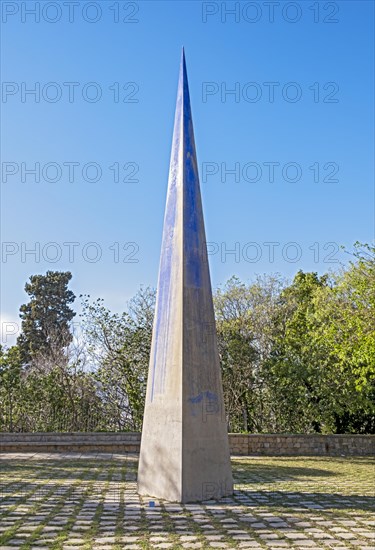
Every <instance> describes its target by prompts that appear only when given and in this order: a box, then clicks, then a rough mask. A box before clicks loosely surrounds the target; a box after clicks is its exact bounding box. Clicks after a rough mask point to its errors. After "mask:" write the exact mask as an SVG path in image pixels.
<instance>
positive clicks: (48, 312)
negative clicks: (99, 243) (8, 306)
mask: <svg viewBox="0 0 375 550" xmlns="http://www.w3.org/2000/svg"><path fill="white" fill-rule="evenodd" d="M71 278H72V274H71V273H70V272H68V271H67V272H59V271H47V273H46V275H32V276H31V277H30V282H28V283H26V285H25V291H26V292H27V294H28V295H29V296H30V298H31V299H30V301H29V302H28V303H27V304H23V305H22V306H21V307H20V312H21V313H20V317H21V319H22V333H21V334H20V336H19V337H18V340H17V344H18V347H19V349H20V353H21V359H22V361H23V363H25V364H29V363H31V362H32V361H33V359H35V358H36V357H37V355H43V356H44V357H46V356H47V357H51V358H56V359H57V358H58V357H57V356H59V355H61V354H63V353H64V349H66V348H67V346H68V345H69V344H70V342H71V341H72V333H71V331H70V321H71V320H72V319H73V317H74V316H75V313H74V311H73V310H72V309H71V308H70V304H72V303H73V302H74V300H75V296H74V294H73V292H72V291H71V290H69V289H68V284H69V281H70V280H71Z"/></svg>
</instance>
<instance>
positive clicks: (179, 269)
mask: <svg viewBox="0 0 375 550" xmlns="http://www.w3.org/2000/svg"><path fill="white" fill-rule="evenodd" d="M138 489H139V492H140V493H141V494H146V495H151V496H155V497H158V498H164V499H167V500H177V501H179V502H193V501H200V500H207V499H209V498H219V497H221V496H224V495H228V494H231V493H232V490H233V482H232V474H231V467H230V458H229V444H228V434H227V426H226V418H225V411H224V402H223V391H222V383H221V373H220V363H219V355H218V350H217V341H216V330H215V318H214V310H213V301H212V291H211V282H210V273H209V267H208V260H207V250H206V237H205V229H204V221H203V210H202V203H201V194H200V186H199V175H198V166H197V158H196V151H195V142H194V131H193V121H192V115H191V107H190V96H189V85H188V78H187V71H186V62H185V53H184V49H182V54H181V64H180V75H179V83H178V91H177V102H176V113H175V121H174V131H173V141H172V152H171V160H170V170H169V182H168V191H167V203H166V210H165V218H164V229H163V239H162V250H161V257H160V267H159V279H158V288H157V301H156V310H155V319H154V327H153V336H152V346H151V354H150V365H149V374H148V381H147V395H146V405H145V414H144V421H143V430H142V442H141V452H140V460H139V470H138Z"/></svg>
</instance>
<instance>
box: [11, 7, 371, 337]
mask: <svg viewBox="0 0 375 550" xmlns="http://www.w3.org/2000/svg"><path fill="white" fill-rule="evenodd" d="M56 5H57V6H56ZM46 6H47V7H46ZM73 7H74V14H73V15H72V13H73V12H72V11H69V10H73ZM311 8H313V9H311ZM2 9H3V13H2V17H3V23H2V80H3V90H2V91H3V93H2V104H1V107H2V128H1V129H2V151H1V152H2V169H3V171H2V182H1V198H2V241H3V255H2V264H1V274H2V283H1V284H2V287H1V313H2V316H3V321H14V320H16V319H17V317H18V309H19V306H20V305H21V304H22V303H24V302H25V299H26V295H25V293H24V291H23V288H24V284H25V282H26V281H27V279H28V277H29V276H30V275H32V274H35V273H45V272H46V270H48V269H52V270H70V271H71V272H72V273H73V279H72V284H71V288H72V289H73V290H74V292H75V293H76V294H77V295H79V294H80V293H88V294H90V295H91V296H93V297H95V298H96V297H103V298H104V299H105V301H106V304H107V305H108V306H109V307H110V308H111V309H113V310H115V311H121V310H122V309H123V308H124V306H125V303H126V301H127V300H128V299H129V298H130V297H131V296H132V295H133V294H134V293H135V292H136V290H137V289H138V287H139V285H141V284H143V285H151V286H155V285H156V281H157V271H158V262H159V254H160V243H161V235H162V223H163V215H164V206H165V195H166V186H167V178H168V165H169V155H170V146H171V139H172V127H173V116H174V107H175V97H176V88H177V78H178V70H179V61H180V53H181V46H182V45H184V47H185V51H186V58H187V67H188V73H189V82H190V95H191V101H192V109H193V117H194V125H195V138H196V144H197V153H198V163H199V167H200V173H201V190H202V198H203V207H204V213H205V221H206V233H207V240H208V242H210V243H213V244H211V245H210V249H209V250H210V252H211V255H210V265H211V277H212V281H213V285H214V286H217V285H218V284H221V283H224V282H225V281H226V280H227V279H228V278H229V277H230V276H231V275H233V274H236V275H238V276H239V277H240V278H241V279H243V280H246V281H248V280H251V279H252V278H253V277H254V275H255V274H261V273H271V272H281V273H282V274H284V275H285V276H287V277H292V276H293V275H294V274H295V273H296V271H297V270H298V269H303V270H306V271H312V270H313V271H318V272H325V271H327V270H328V269H331V268H335V267H337V265H338V264H337V263H333V261H332V260H336V259H337V260H340V261H345V259H346V255H345V254H344V253H343V252H342V251H340V250H338V247H339V246H340V245H345V246H347V247H349V248H350V247H351V245H352V244H353V243H354V242H355V241H356V240H360V241H363V242H369V241H371V240H372V239H373V207H374V201H373V175H372V173H373V151H374V139H373V138H374V132H373V130H374V128H373V124H374V123H373V120H374V118H373V115H374V113H373V95H374V82H373V62H374V60H373V43H374V27H373V20H374V18H373V15H374V14H373V3H372V2H370V1H356V2H351V1H341V2H315V3H314V2H307V1H306V2H305V1H303V2H282V1H281V2H279V3H277V2H276V3H275V4H274V16H273V22H271V21H270V19H271V16H270V13H269V6H268V4H267V3H266V2H262V1H260V2H257V3H256V6H254V2H224V3H222V2H200V1H196V0H194V1H187V2H184V1H179V2H171V1H167V2H158V1H153V2H148V1H140V2H116V1H112V0H111V1H106V0H103V1H100V2H86V1H82V2H77V5H75V6H72V3H65V4H64V3H61V2H46V1H41V2H5V1H3V2H2ZM30 9H34V10H35V9H37V10H39V21H35V18H36V16H35V15H33V14H30V13H26V11H27V10H30ZM233 9H235V10H237V12H236V15H233V14H232V15H231V14H230V13H226V12H225V10H229V11H230V10H233ZM69 17H70V18H71V19H72V21H71V22H70V21H69ZM117 17H118V19H119V21H118V22H116V20H115V19H116V18H117ZM54 19H58V20H56V21H55V22H53V20H54ZM95 19H97V21H95V22H94V20H95ZM123 19H125V21H124V20H123ZM314 19H315V21H314ZM130 20H132V22H131V21H130ZM293 21H294V22H293ZM36 83H39V84H36ZM48 83H52V84H48ZM67 83H70V84H67ZM73 83H74V84H73ZM90 83H91V84H90ZM92 83H94V84H92ZM116 83H118V84H116ZM267 83H268V84H267ZM269 83H273V84H269ZM35 86H39V87H40V98H39V101H36V99H37V98H36V96H35V95H32V94H27V93H25V92H26V90H29V89H31V88H33V87H34V88H35ZM124 86H125V89H123V87H124ZM270 89H273V91H274V98H273V101H270ZM230 90H235V93H232V94H231V93H228V92H230ZM69 91H70V97H69ZM226 92H227V93H226ZM56 94H57V96H56ZM97 94H99V95H100V94H101V97H100V99H98V101H96V102H94V101H93V100H94V98H95V96H96V95H97ZM59 95H60V96H61V97H58V96H59ZM55 96H56V97H57V100H56V101H53V99H54V97H55ZM256 96H257V98H258V100H257V101H255V99H256ZM299 96H300V97H299ZM295 98H296V100H295ZM124 99H125V100H126V101H125V102H124V101H123V100H124ZM134 100H135V101H134ZM37 162H39V163H40V181H39V182H37V181H35V175H33V174H30V173H29V174H27V173H25V169H30V168H31V167H32V166H33V165H35V163H37ZM71 163H76V164H75V165H73V164H71ZM91 163H93V164H91ZM115 163H118V166H119V167H120V169H119V176H120V180H121V181H119V182H116V181H114V179H115V174H116V166H117V165H116V164H115ZM270 163H271V164H270ZM124 166H125V168H124ZM270 166H273V169H274V181H273V182H272V181H270V179H272V178H270V169H271V168H270ZM110 167H112V168H110ZM73 168H74V175H72V170H73ZM226 169H227V170H233V169H235V170H236V171H237V174H236V175H235V174H229V173H226V171H225V170H226ZM69 170H71V172H70V179H71V180H73V181H69ZM12 172H15V173H14V174H13V173H12ZM203 175H204V177H203ZM55 176H56V178H55ZM95 176H97V178H99V176H100V179H99V180H98V181H92V180H95V179H96V178H95ZM125 176H127V181H125V182H124V181H122V180H123V179H124V177H125ZM57 177H60V179H59V181H55V182H54V181H53V180H54V179H57ZM129 179H130V180H131V179H133V180H136V181H128V180H129ZM295 179H297V180H298V181H293V180H295ZM222 180H223V181H222ZM236 180H237V181H236ZM238 180H239V181H238ZM314 180H315V181H314ZM327 180H328V181H327ZM330 180H333V181H330ZM335 180H338V181H335ZM22 243H24V244H22ZM36 243H39V244H36ZM48 243H55V244H48ZM64 243H75V244H69V245H67V244H64ZM90 243H96V244H94V245H92V244H90ZM115 243H118V244H115ZM129 243H135V244H129ZM236 243H237V244H236ZM249 243H250V244H249ZM254 243H255V244H254ZM267 243H275V244H267ZM293 243H294V244H293ZM330 243H333V244H330ZM35 246H37V247H38V246H39V247H40V258H36V257H35V255H32V254H26V249H33V248H35ZM124 246H125V250H124V249H123V247H124ZM271 249H273V250H274V258H273V261H271V260H272V257H271ZM69 250H70V258H69ZM230 250H234V251H235V253H233V254H230V253H229V251H230ZM117 252H118V253H119V254H117ZM99 256H100V258H99ZM55 258H56V261H53V260H54V259H55ZM95 258H96V259H97V261H89V260H95ZM124 259H125V260H126V261H125V263H124V261H123V260H124ZM117 260H119V261H117ZM131 260H137V261H135V262H134V261H131ZM77 307H78V302H77ZM3 343H4V342H3Z"/></svg>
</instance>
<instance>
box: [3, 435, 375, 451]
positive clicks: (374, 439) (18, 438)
mask: <svg viewBox="0 0 375 550" xmlns="http://www.w3.org/2000/svg"><path fill="white" fill-rule="evenodd" d="M140 437H141V436H140V434H139V433H137V432H132V433H131V432H127V433H104V432H103V433H102V432H98V433H76V432H75V433H13V434H10V433H0V452H6V451H8V452H25V451H30V452H36V451H41V452H54V451H55V452H56V451H64V452H67V451H68V452H131V453H137V452H139V446H140ZM229 442H230V448H231V454H232V455H244V456H246V455H254V456H262V455H263V456H266V455H268V456H341V455H344V456H371V455H374V454H375V436H373V435H314V434H312V435H278V434H272V435H266V434H259V435H258V434H257V435H253V434H229Z"/></svg>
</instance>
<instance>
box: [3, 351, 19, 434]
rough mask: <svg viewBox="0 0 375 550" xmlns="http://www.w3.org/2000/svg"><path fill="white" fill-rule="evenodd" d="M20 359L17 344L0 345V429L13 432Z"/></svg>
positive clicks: (15, 418) (17, 398)
mask: <svg viewBox="0 0 375 550" xmlns="http://www.w3.org/2000/svg"><path fill="white" fill-rule="evenodd" d="M20 383H21V360H20V353H19V349H18V348H17V346H13V347H11V348H9V349H7V350H4V348H3V347H2V346H0V430H1V431H3V430H4V431H9V432H13V431H14V427H15V426H16V425H17V413H18V412H19V405H20V402H21V399H20V395H19V389H20Z"/></svg>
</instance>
